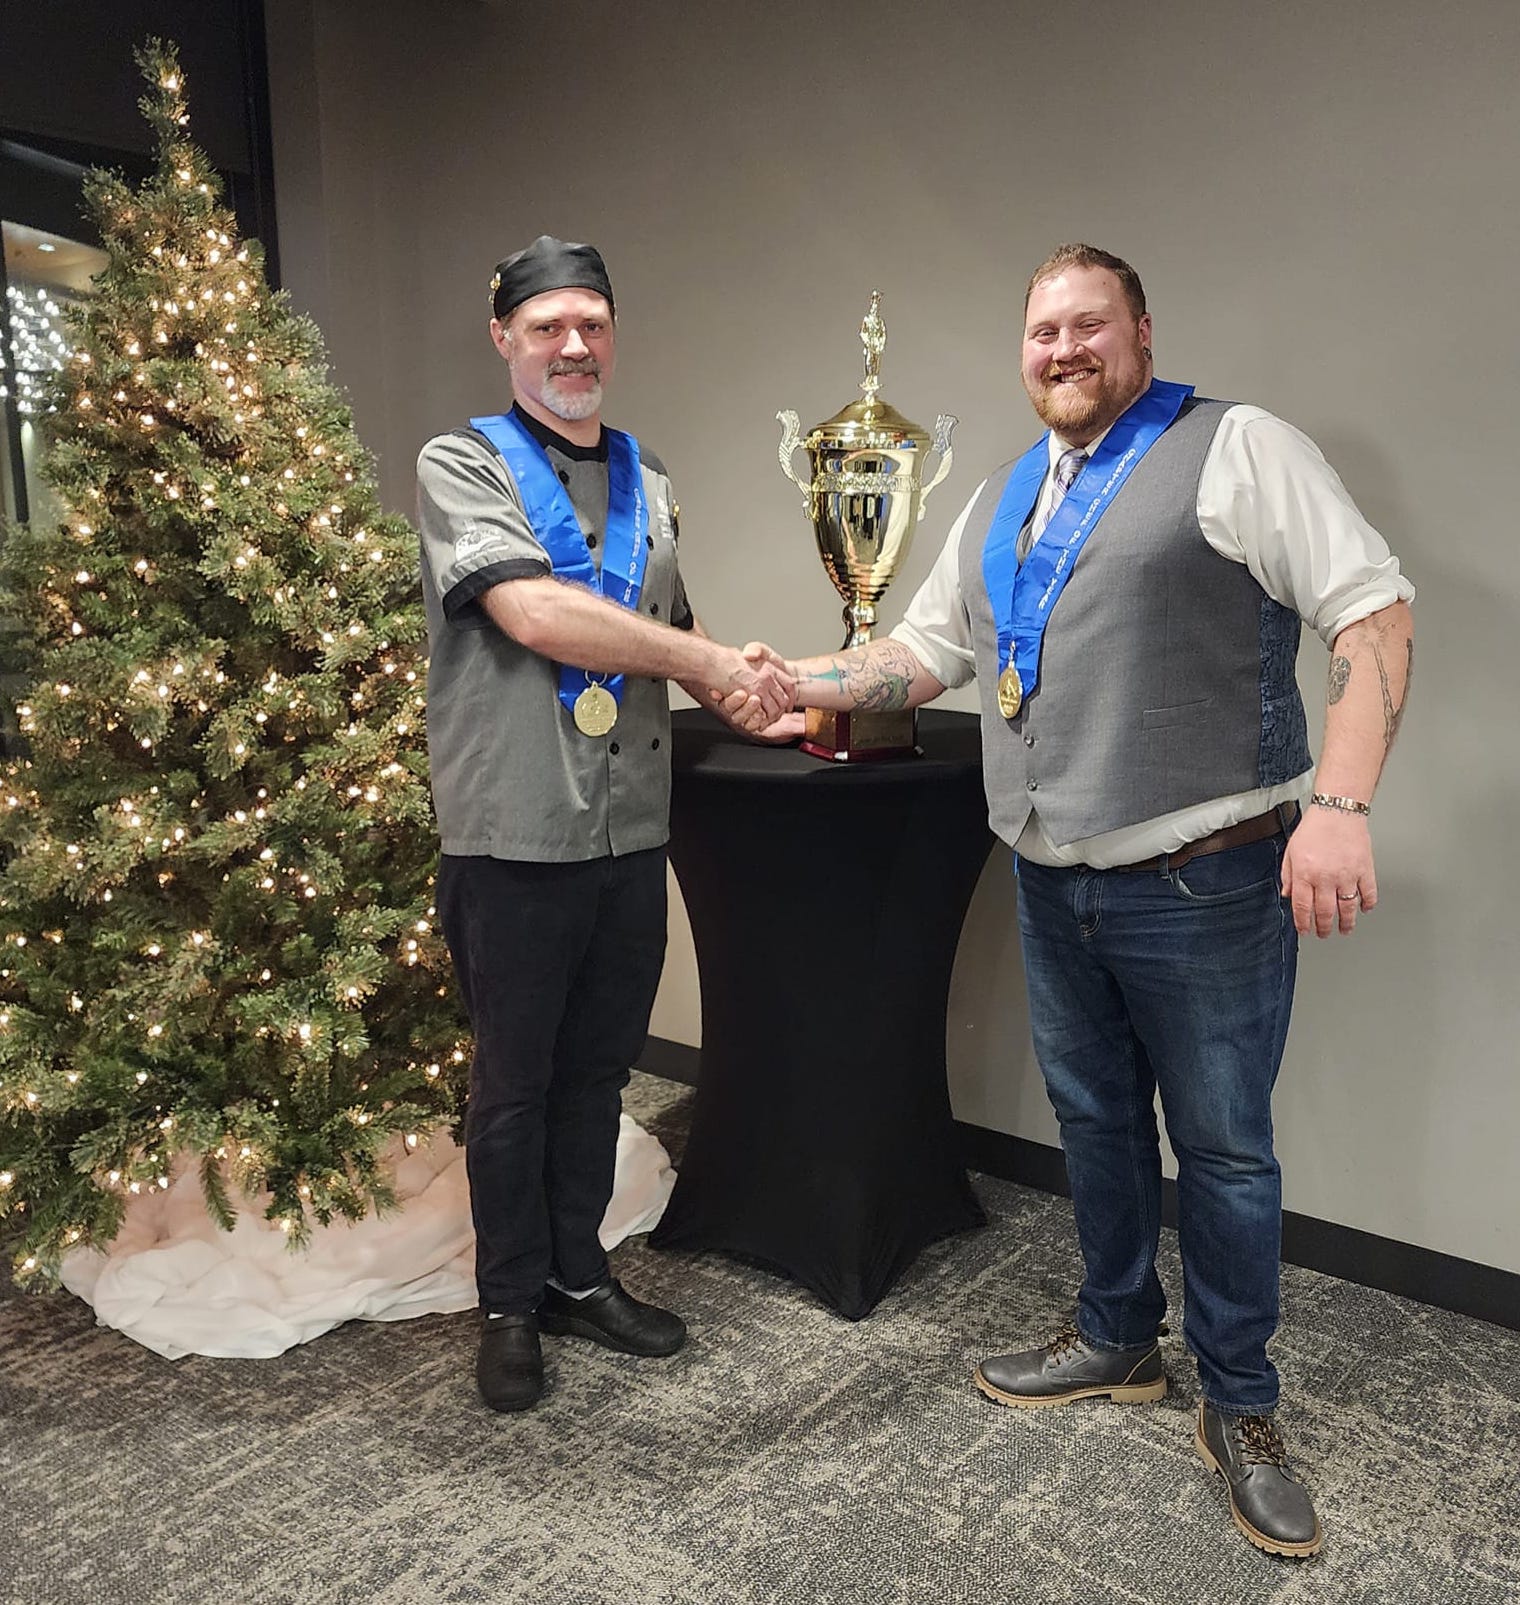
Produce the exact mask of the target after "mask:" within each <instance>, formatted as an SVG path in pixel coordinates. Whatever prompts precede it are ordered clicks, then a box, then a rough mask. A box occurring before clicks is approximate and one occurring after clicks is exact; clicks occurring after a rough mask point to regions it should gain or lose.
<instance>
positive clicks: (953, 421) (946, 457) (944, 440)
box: [918, 412, 960, 518]
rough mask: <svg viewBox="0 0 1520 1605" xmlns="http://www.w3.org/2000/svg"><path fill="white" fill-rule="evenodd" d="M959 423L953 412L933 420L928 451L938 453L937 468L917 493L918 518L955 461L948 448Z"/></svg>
mask: <svg viewBox="0 0 1520 1605" xmlns="http://www.w3.org/2000/svg"><path fill="white" fill-rule="evenodd" d="M959 422H960V419H959V418H957V417H956V416H955V414H954V413H953V412H942V413H941V414H940V415H939V417H938V418H936V419H935V420H934V441H933V444H932V445H931V446H930V447H929V450H930V451H937V452H938V453H939V467H938V468H936V469H935V470H934V478H933V479H931V480H930V481H929V482H928V483H927V484H926V485H925V486H924V488H923V490H922V491H920V492H919V497H918V516H919V517H920V518H922V517H923V516H924V505H925V503H927V501H928V500H929V492H930V491H931V490H933V489H934V487H935V486H936V485H937V484H939V482H940V480H942V479H943V478H944V477H945V475H946V474H948V473H949V472H950V464H951V463H953V462H954V461H955V452H954V451H953V450H952V449H951V446H950V432H951V430H953V429H954V428H955V426H956V425H957V424H958V423H959Z"/></svg>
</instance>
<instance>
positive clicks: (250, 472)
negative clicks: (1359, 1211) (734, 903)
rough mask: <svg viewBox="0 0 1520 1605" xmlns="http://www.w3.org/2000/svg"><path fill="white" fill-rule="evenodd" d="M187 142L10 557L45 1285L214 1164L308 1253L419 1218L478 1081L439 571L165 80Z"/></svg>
mask: <svg viewBox="0 0 1520 1605" xmlns="http://www.w3.org/2000/svg"><path fill="white" fill-rule="evenodd" d="M138 62H139V65H140V66H141V67H142V69H143V72H144V75H145V76H146V78H147V79H148V82H149V85H150V89H149V92H148V94H147V95H146V96H145V97H144V98H143V100H142V102H141V105H142V109H143V113H144V115H145V116H146V117H147V119H148V120H149V122H150V123H151V125H152V127H153V130H154V132H155V135H156V139H157V145H158V162H157V169H156V172H155V174H154V176H153V177H152V178H151V179H150V180H149V181H147V182H146V183H145V184H144V185H143V186H142V187H141V188H140V189H137V190H135V191H134V190H133V189H131V188H130V187H129V186H128V185H126V184H125V183H124V182H123V181H122V180H121V179H119V178H118V177H116V176H114V175H111V174H109V173H95V174H92V175H91V178H90V181H89V183H88V185H87V188H86V198H87V201H88V204H89V206H90V209H91V211H92V213H93V215H94V217H95V218H96V220H97V222H98V225H99V228H100V232H101V234H102V236H103V239H104V241H105V245H106V249H107V253H108V257H109V261H108V265H107V267H106V268H105V270H104V271H103V272H102V273H101V275H100V276H99V277H98V279H97V280H96V282H95V292H96V293H95V295H94V296H93V298H92V299H90V300H89V301H88V302H86V303H85V304H84V305H83V306H82V307H81V308H79V309H77V310H76V311H75V312H74V313H72V314H71V315H70V319H69V324H68V332H69V335H70V338H71V341H72V345H73V350H72V354H71V357H70V360H69V361H68V362H67V363H66V365H65V367H64V370H63V372H62V373H61V374H59V375H58V376H57V379H56V382H55V384H54V388H53V393H52V396H51V398H50V399H51V400H52V401H53V402H54V404H55V405H56V407H57V411H56V412H55V413H54V414H53V415H52V416H51V417H50V418H49V420H48V430H47V442H48V450H47V456H46V466H45V470H44V471H45V475H46V478H47V481H48V483H49V485H50V487H51V489H52V490H53V492H54V495H55V497H56V500H57V506H58V508H59V509H60V511H59V514H58V516H57V517H56V518H55V519H50V520H48V521H47V522H46V523H45V524H44V523H43V522H42V521H38V522H36V523H34V524H33V525H32V526H31V527H21V528H16V529H12V530H11V531H9V532H8V536H7V539H6V542H5V547H4V551H3V554H0V591H3V595H0V611H3V612H4V613H5V614H6V615H7V616H8V617H9V618H10V619H11V620H12V621H13V625H14V630H15V632H16V633H15V634H14V635H13V636H12V640H11V646H10V648H9V650H10V651H11V653H12V659H13V661H12V662H11V663H10V664H9V665H8V666H9V667H10V668H11V669H12V670H13V672H14V671H16V670H19V671H20V672H21V673H23V674H24V676H25V683H26V685H27V687H28V689H27V692H26V694H25V695H24V696H23V697H21V698H20V699H19V702H18V705H17V708H16V713H17V717H18V722H19V725H20V729H21V731H22V733H23V736H24V741H25V746H26V748H27V749H28V750H27V751H26V752H25V753H24V755H23V754H19V753H18V754H17V755H15V756H13V757H12V758H11V759H10V760H9V761H8V762H7V763H6V765H5V768H4V771H3V773H4V785H3V787H0V859H3V869H0V1229H3V1230H4V1231H5V1232H6V1235H7V1236H8V1237H9V1238H10V1240H11V1242H10V1246H11V1247H12V1248H13V1249H14V1252H15V1266H16V1274H17V1276H18V1279H20V1280H22V1281H23V1282H26V1281H33V1282H37V1283H39V1284H46V1283H49V1282H50V1281H51V1279H52V1277H53V1275H54V1274H55V1272H56V1269H57V1265H58V1262H59V1259H60V1257H61V1255H63V1254H64V1253H66V1252H67V1251H68V1250H69V1249H70V1248H72V1247H75V1246H78V1245H83V1244H95V1245H104V1244H105V1243H107V1242H108V1241H109V1240H110V1238H111V1237H112V1236H113V1235H114V1234H115V1232H116V1231H117V1230H118V1229H119V1226H120V1223H121V1218H122V1214H123V1210H124V1208H125V1207H126V1203H127V1201H128V1200H129V1199H130V1197H131V1196H132V1195H133V1194H137V1193H141V1192H143V1191H145V1190H148V1189H151V1188H155V1187H167V1186H168V1184H169V1177H170V1171H171V1166H172V1165H173V1164H174V1163H175V1162H176V1161H177V1160H178V1161H180V1162H181V1163H184V1162H192V1161H193V1162H198V1163H199V1166H200V1174H201V1180H202V1186H203V1189H204V1193H205V1197H206V1202H207V1206H208V1208H209V1209H210V1211H211V1212H212V1214H213V1216H214V1217H215V1218H216V1219H217V1220H218V1221H219V1222H220V1223H221V1224H222V1225H224V1226H230V1225H231V1224H232V1221H233V1219H234V1209H235V1201H236V1199H237V1195H238V1193H239V1191H242V1192H244V1193H254V1192H257V1191H259V1190H261V1189H267V1190H268V1193H269V1195H270V1202H269V1204H268V1208H267V1214H268V1215H269V1217H270V1218H271V1219H272V1220H274V1221H277V1222H278V1224H279V1226H280V1227H281V1228H282V1229H283V1230H285V1231H286V1232H288V1233H289V1234H290V1236H291V1238H292V1240H293V1241H294V1242H297V1243H299V1242H302V1241H304V1240H305V1239H306V1236H307V1234H308V1232H309V1230H310V1227H311V1223H312V1222H313V1221H317V1222H321V1223H323V1224H325V1223H327V1222H328V1221H330V1220H332V1219H333V1218H334V1217H335V1216H343V1217H348V1218H351V1219H356V1218H359V1217H360V1216H362V1215H363V1214H364V1213H365V1212H366V1211H367V1210H368V1209H369V1208H371V1207H383V1206H385V1205H386V1204H388V1203H389V1202H391V1194H390V1191H389V1188H388V1184H387V1173H386V1164H385V1151H386V1149H387V1148H388V1147H393V1146H394V1139H396V1138H397V1137H398V1136H399V1137H400V1138H402V1139H403V1140H404V1141H406V1142H407V1143H410V1144H413V1145H415V1143H416V1142H417V1141H418V1140H419V1137H420V1135H421V1134H422V1133H424V1132H425V1131H426V1130H427V1129H428V1128H430V1127H433V1126H436V1125H437V1124H438V1123H439V1122H440V1121H441V1120H444V1119H447V1118H450V1117H451V1116H452V1115H453V1113H454V1110H455V1104H456V1101H457V1087H458V1083H459V1081H460V1079H461V1073H460V1067H461V1066H462V1065H463V1063H464V1062H465V1059H466V1057H467V1052H466V1049H467V1044H466V1043H465V1042H464V1041H463V1039H462V1033H463V1028H462V1024H461V1017H460V1015H459V1013H458V1010H457V1007H456V1005H455V1002H454V999H453V992H452V987H451V985H450V983H449V976H448V960H447V954H446V952H445V949H444V947H443V944H442V941H441V937H440V935H439V933H438V931H437V928H436V920H435V917H434V911H433V908H432V906H431V897H430V893H431V883H432V867H433V863H434V855H435V853H436V837H435V834H434V828H433V824H432V817H431V809H430V803H429V797H428V786H427V765H426V749H425V743H424V735H423V701H424V674H425V669H426V662H425V658H424V656H423V654H424V651H425V643H424V636H425V622H424V617H423V611H422V607H421V601H420V596H419V595H418V590H417V575H416V544H415V538H414V536H413V534H412V532H411V530H410V528H409V526H408V525H407V523H406V522H405V521H404V520H402V519H400V518H397V517H393V516H387V515H385V514H383V513H382V512H381V509H380V506H379V503H378V498H377V494H376V490H375V486H374V483H373V477H372V473H371V467H370V462H369V459H368V458H367V457H366V455H365V453H364V452H363V450H362V448H361V447H360V446H359V444H358V441H357V439H356V438H355V435H354V432H353V427H352V421H351V416H350V413H349V409H348V407H347V406H346V404H345V403H344V400H343V398H342V396H341V395H340V393H339V392H338V391H337V390H336V389H335V388H334V387H333V386H332V385H331V384H330V383H329V382H328V380H327V378H326V370H325V367H324V354H323V348H322V342H321V337H320V335H319V334H318V332H317V330H316V328H315V326H314V325H313V324H312V323H310V322H309V321H308V320H306V319H304V318H302V317H299V316H297V315H296V314H294V313H293V312H292V311H291V309H290V306H289V304H288V302H287V300H286V298H285V297H284V296H283V295H279V294H273V293H271V292H270V290H269V289H268V286H267V284H266V283H265V280H264V276H263V270H262V258H261V253H260V250H259V247H258V245H257V244H256V243H254V242H251V241H249V242H243V241H240V240H239V239H238V238H237V232H236V222H235V220H234V218H233V216H232V214H231V212H230V211H229V210H228V209H227V208H226V206H225V205H224V204H223V203H222V201H221V198H220V195H221V190H220V185H219V183H218V180H217V177H216V174H215V173H214V172H213V171H212V170H211V169H210V167H209V166H208V164H207V161H206V159H205V156H204V155H203V154H202V152H200V151H199V150H198V149H197V148H196V147H195V146H194V145H193V144H192V143H191V142H190V139H189V136H188V133H187V129H188V126H189V117H188V114H187V111H186V99H185V83H184V77H183V74H182V73H181V71H180V68H179V64H178V60H177V57H176V54H175V52H174V50H173V49H172V48H170V47H166V46H164V45H163V44H161V43H159V42H157V41H150V42H149V44H148V45H147V46H146V47H145V48H144V49H143V50H142V51H140V52H139V53H138Z"/></svg>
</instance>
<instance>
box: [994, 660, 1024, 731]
mask: <svg viewBox="0 0 1520 1605" xmlns="http://www.w3.org/2000/svg"><path fill="white" fill-rule="evenodd" d="M997 697H998V712H999V713H1000V714H1002V716H1003V717H1004V718H1005V719H1011V718H1013V716H1014V715H1015V714H1016V713H1017V712H1018V711H1019V709H1020V708H1022V707H1023V706H1024V682H1023V681H1022V680H1021V679H1020V678H1019V671H1018V670H1017V669H1016V668H1014V666H1013V665H1012V664H1011V663H1010V664H1009V665H1008V667H1007V668H1006V669H1004V670H1003V672H1002V673H1001V674H1000V675H999V676H998V692H997Z"/></svg>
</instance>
